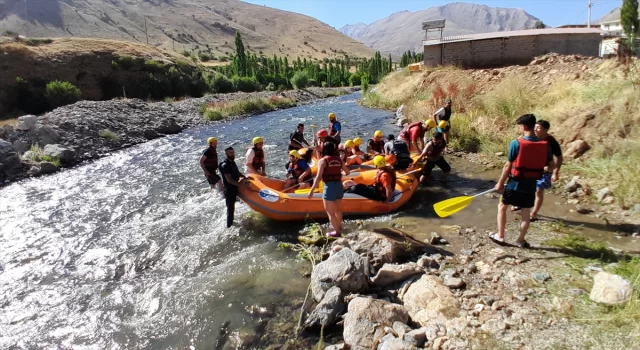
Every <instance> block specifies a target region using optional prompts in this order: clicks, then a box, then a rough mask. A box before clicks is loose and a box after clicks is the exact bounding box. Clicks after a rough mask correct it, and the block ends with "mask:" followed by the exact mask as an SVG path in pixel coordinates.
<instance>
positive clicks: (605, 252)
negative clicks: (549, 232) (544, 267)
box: [545, 234, 619, 263]
mask: <svg viewBox="0 0 640 350" xmlns="http://www.w3.org/2000/svg"><path fill="white" fill-rule="evenodd" d="M545 243H546V244H547V245H550V246H552V247H556V248H560V250H561V251H562V252H564V253H566V254H568V255H571V256H576V257H579V258H583V259H597V260H600V261H602V262H606V263H611V262H617V261H618V260H619V257H618V256H617V255H616V254H615V253H614V252H613V251H612V250H611V249H609V247H607V246H606V244H604V243H600V242H593V241H591V240H588V239H586V238H585V237H583V236H577V235H571V234H569V235H565V236H563V237H561V238H554V239H551V240H548V241H547V242H545Z"/></svg>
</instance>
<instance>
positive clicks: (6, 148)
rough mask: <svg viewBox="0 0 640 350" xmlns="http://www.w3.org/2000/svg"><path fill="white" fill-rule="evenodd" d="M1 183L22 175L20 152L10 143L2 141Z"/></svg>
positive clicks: (0, 153)
mask: <svg viewBox="0 0 640 350" xmlns="http://www.w3.org/2000/svg"><path fill="white" fill-rule="evenodd" d="M0 164H1V167H0V181H4V180H6V179H11V178H14V177H16V176H17V175H19V174H20V173H22V163H21V162H20V156H19V154H18V152H16V150H15V149H14V148H13V145H12V144H11V143H10V142H7V141H4V140H0Z"/></svg>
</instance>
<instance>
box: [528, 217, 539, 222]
mask: <svg viewBox="0 0 640 350" xmlns="http://www.w3.org/2000/svg"><path fill="white" fill-rule="evenodd" d="M538 220H540V219H539V218H538V217H537V216H536V217H530V218H529V222H536V221H538Z"/></svg>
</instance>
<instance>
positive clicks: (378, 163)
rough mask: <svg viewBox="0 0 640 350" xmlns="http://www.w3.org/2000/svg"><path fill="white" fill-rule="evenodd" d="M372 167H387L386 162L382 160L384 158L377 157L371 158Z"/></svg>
mask: <svg viewBox="0 0 640 350" xmlns="http://www.w3.org/2000/svg"><path fill="white" fill-rule="evenodd" d="M373 165H375V166H376V168H384V167H386V166H387V160H386V159H384V156H381V155H377V156H375V157H374V158H373Z"/></svg>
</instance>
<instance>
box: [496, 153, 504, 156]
mask: <svg viewBox="0 0 640 350" xmlns="http://www.w3.org/2000/svg"><path fill="white" fill-rule="evenodd" d="M496 156H498V157H502V156H504V152H496Z"/></svg>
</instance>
